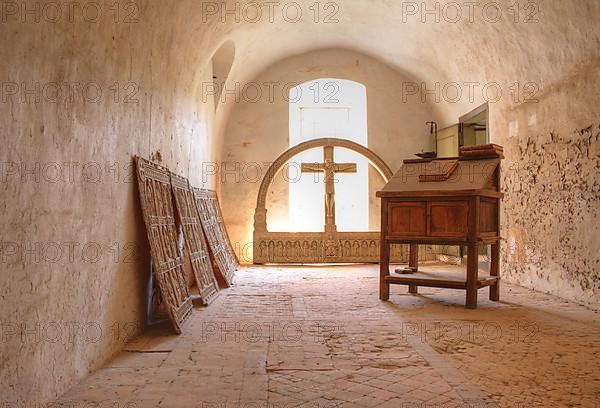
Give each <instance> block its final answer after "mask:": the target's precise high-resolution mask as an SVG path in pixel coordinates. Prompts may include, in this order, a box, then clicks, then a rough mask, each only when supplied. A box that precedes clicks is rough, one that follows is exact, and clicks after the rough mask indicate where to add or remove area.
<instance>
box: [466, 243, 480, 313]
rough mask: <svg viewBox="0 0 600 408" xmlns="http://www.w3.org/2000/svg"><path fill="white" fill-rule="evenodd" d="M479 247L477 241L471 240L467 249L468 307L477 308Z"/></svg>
mask: <svg viewBox="0 0 600 408" xmlns="http://www.w3.org/2000/svg"><path fill="white" fill-rule="evenodd" d="M478 248H479V247H478V246H477V243H475V242H470V243H469V248H468V250H467V309H477V278H478V269H479V253H478V252H479V251H478Z"/></svg>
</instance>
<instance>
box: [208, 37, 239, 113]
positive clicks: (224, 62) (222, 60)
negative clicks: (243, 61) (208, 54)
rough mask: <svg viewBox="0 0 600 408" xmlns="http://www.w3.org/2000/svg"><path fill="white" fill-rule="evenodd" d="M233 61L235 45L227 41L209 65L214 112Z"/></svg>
mask: <svg viewBox="0 0 600 408" xmlns="http://www.w3.org/2000/svg"><path fill="white" fill-rule="evenodd" d="M234 59H235V44H234V42H233V41H231V40H229V41H226V42H224V43H223V44H222V45H221V46H220V47H219V49H218V50H217V51H216V52H215V53H214V55H213V57H212V59H211V64H212V73H213V90H214V98H215V110H217V107H218V106H219V99H220V98H221V95H222V94H223V89H224V88H225V84H226V83H227V78H228V77H229V72H231V66H232V65H233V61H234Z"/></svg>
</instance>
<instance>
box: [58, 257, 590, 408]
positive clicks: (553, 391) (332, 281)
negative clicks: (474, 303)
mask: <svg viewBox="0 0 600 408" xmlns="http://www.w3.org/2000/svg"><path fill="white" fill-rule="evenodd" d="M428 267H430V268H433V269H435V268H438V267H439V266H437V265H429V266H428ZM377 289H378V271H377V267H376V266H341V267H311V268H309V267H248V268H244V269H243V270H241V271H239V272H238V274H237V277H236V285H235V287H234V288H232V289H229V290H227V291H224V292H223V293H222V294H221V295H220V297H219V298H218V299H217V300H216V301H215V303H213V304H212V305H211V306H210V307H209V308H206V309H196V310H195V312H194V315H193V318H192V320H191V322H190V323H189V324H188V325H187V327H186V330H185V333H184V334H183V335H181V336H172V335H168V334H165V332H164V329H163V330H162V331H161V329H158V330H154V331H149V332H148V333H146V334H144V335H142V336H140V337H139V338H137V339H135V340H134V341H133V342H131V343H130V344H129V345H128V347H127V349H126V350H128V351H124V352H123V353H121V354H120V355H119V356H118V357H117V358H115V359H114V361H112V362H111V363H110V364H108V365H107V366H106V367H105V368H103V369H102V370H99V371H97V372H95V373H94V374H92V375H90V376H89V377H88V378H87V379H86V380H84V381H83V382H81V383H80V384H78V385H77V386H75V387H74V388H72V389H71V390H70V391H69V392H68V393H66V394H65V395H64V396H63V397H62V398H61V399H60V400H59V401H58V402H57V404H56V406H61V405H64V406H77V407H79V406H85V407H112V408H120V407H129V408H139V407H202V408H229V407H231V408H234V407H235V408H263V407H264V408H267V407H269V408H292V407H302V408H309V407H314V408H329V407H364V408H371V407H378V408H387V407H390V408H403V407H406V408H408V407H423V408H425V407H427V408H429V407H511V408H512V407H523V408H525V407H545V408H551V407H599V406H600V404H599V401H600V314H598V313H597V312H594V311H590V310H588V309H585V308H583V307H580V306H576V305H573V304H570V303H567V302H564V301H561V300H559V299H557V298H554V297H551V296H547V295H542V294H539V293H535V292H532V291H529V290H526V289H523V288H520V287H516V286H510V285H504V286H503V288H502V302H500V303H493V302H490V301H488V300H487V291H486V290H481V291H480V296H479V297H480V306H479V309H477V310H466V309H464V308H463V306H462V305H463V302H464V292H462V291H451V290H441V289H439V290H438V289H428V288H421V289H420V295H418V296H412V295H408V294H407V290H406V288H404V287H399V286H393V287H392V296H391V299H390V302H381V301H379V300H378V295H377Z"/></svg>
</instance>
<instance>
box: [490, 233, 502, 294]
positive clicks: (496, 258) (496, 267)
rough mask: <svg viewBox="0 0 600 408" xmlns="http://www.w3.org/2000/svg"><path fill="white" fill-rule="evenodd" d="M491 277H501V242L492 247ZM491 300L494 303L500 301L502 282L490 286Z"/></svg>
mask: <svg viewBox="0 0 600 408" xmlns="http://www.w3.org/2000/svg"><path fill="white" fill-rule="evenodd" d="M490 275H491V276H500V242H497V243H495V244H493V245H492V249H491V259H490ZM490 300H492V301H494V302H499V301H500V282H499V281H496V283H495V284H494V285H492V286H490Z"/></svg>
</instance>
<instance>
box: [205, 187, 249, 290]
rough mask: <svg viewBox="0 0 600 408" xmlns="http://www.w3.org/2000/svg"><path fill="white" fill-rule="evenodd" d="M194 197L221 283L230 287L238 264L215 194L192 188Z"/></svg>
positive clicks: (210, 191)
mask: <svg viewBox="0 0 600 408" xmlns="http://www.w3.org/2000/svg"><path fill="white" fill-rule="evenodd" d="M194 197H195V199H196V206H197V208H198V213H199V215H200V221H201V222H202V227H203V228H204V233H205V234H206V238H207V241H208V245H209V247H210V250H211V252H212V255H213V260H214V262H215V264H216V265H215V266H216V267H217V268H218V271H219V273H220V275H221V278H222V280H223V283H224V284H225V285H226V286H230V285H231V283H232V280H233V274H234V272H235V271H236V270H237V269H238V267H239V262H238V259H237V257H236V255H235V252H234V251H233V247H232V245H231V241H230V240H229V235H228V234H227V229H226V228H225V223H224V221H223V215H222V213H221V208H220V206H219V201H218V199H217V194H216V193H215V192H214V191H212V190H205V189H198V188H194Z"/></svg>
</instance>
